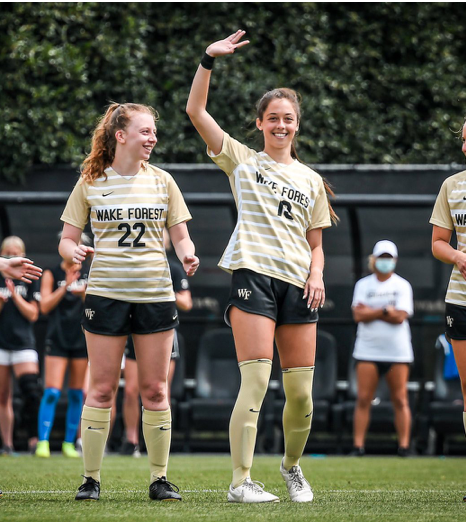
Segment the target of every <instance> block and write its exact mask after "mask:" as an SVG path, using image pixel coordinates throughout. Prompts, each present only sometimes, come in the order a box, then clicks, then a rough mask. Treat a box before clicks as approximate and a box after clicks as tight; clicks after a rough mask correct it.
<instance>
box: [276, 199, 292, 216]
mask: <svg viewBox="0 0 466 522" xmlns="http://www.w3.org/2000/svg"><path fill="white" fill-rule="evenodd" d="M282 214H283V215H284V216H285V217H286V219H291V220H293V216H292V215H291V203H290V202H289V201H285V200H282V201H280V204H279V205H278V215H279V216H281V215H282Z"/></svg>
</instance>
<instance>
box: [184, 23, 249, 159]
mask: <svg viewBox="0 0 466 522" xmlns="http://www.w3.org/2000/svg"><path fill="white" fill-rule="evenodd" d="M244 35H245V31H241V30H239V31H236V33H233V34H232V35H230V36H229V37H228V38H225V39H224V40H219V41H218V42H214V43H212V44H210V45H209V47H207V49H206V54H205V56H204V58H203V59H202V62H201V65H199V67H198V69H197V72H196V74H195V76H194V80H193V84H192V86H191V91H190V93H189V98H188V103H187V105H186V112H187V114H188V116H189V118H190V119H191V122H192V123H193V125H194V127H196V130H197V132H199V134H200V136H201V138H202V139H203V140H204V141H205V143H206V144H207V146H208V147H209V149H210V150H211V151H212V152H213V153H214V154H220V152H221V150H222V145H223V130H222V128H221V127H220V125H219V124H218V123H217V122H216V121H215V120H214V119H213V118H212V116H211V115H210V114H209V113H208V112H207V109H206V108H207V97H208V94H209V84H210V76H211V74H212V65H213V59H214V58H216V57H217V56H224V55H226V54H233V53H234V52H235V51H236V49H239V48H240V47H243V46H244V45H247V44H248V43H249V40H244V41H243V42H240V40H241V38H242V37H243V36H244Z"/></svg>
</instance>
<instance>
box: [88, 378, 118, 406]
mask: <svg viewBox="0 0 466 522" xmlns="http://www.w3.org/2000/svg"><path fill="white" fill-rule="evenodd" d="M115 391H116V389H115V388H114V387H113V386H112V385H111V384H110V383H99V384H97V385H96V386H94V387H93V388H91V389H90V390H89V393H88V399H89V400H93V401H95V402H96V403H98V404H100V405H102V407H104V408H105V407H110V406H111V404H112V402H113V397H114V395H115Z"/></svg>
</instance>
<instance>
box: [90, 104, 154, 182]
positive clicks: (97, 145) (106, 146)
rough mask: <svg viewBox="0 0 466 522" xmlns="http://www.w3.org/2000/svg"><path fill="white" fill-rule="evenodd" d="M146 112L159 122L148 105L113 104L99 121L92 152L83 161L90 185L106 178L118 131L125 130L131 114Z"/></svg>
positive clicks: (113, 156)
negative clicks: (102, 177) (99, 178)
mask: <svg viewBox="0 0 466 522" xmlns="http://www.w3.org/2000/svg"><path fill="white" fill-rule="evenodd" d="M133 112H146V113H148V114H150V115H151V116H153V118H154V120H155V121H157V120H158V114H157V111H155V110H154V109H153V108H152V107H150V106H148V105H141V104H139V103H122V104H119V103H112V104H111V105H109V107H108V108H107V111H106V112H105V114H104V115H103V116H102V117H101V118H100V119H99V121H98V123H97V126H96V128H95V129H94V132H93V134H92V146H91V152H90V153H89V154H88V156H87V158H86V159H85V160H84V161H83V164H82V166H81V176H82V178H83V179H84V181H86V182H87V183H89V184H92V183H93V182H94V181H95V180H96V179H97V178H98V177H100V176H105V178H107V175H106V174H105V169H106V168H107V167H110V165H111V164H112V163H113V160H114V158H115V150H116V138H115V133H116V132H117V131H118V130H125V129H126V128H127V126H128V124H129V122H130V119H131V113H133Z"/></svg>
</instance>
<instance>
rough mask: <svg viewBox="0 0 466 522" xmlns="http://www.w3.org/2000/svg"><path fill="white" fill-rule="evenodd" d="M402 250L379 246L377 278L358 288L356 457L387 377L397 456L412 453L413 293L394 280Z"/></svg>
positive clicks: (373, 261) (372, 263)
mask: <svg viewBox="0 0 466 522" xmlns="http://www.w3.org/2000/svg"><path fill="white" fill-rule="evenodd" d="M397 260H398V249H397V247H396V245H395V244H394V243H392V241H388V240H382V241H379V242H378V243H376V244H375V246H374V249H373V252H372V255H371V256H370V257H369V268H370V269H371V271H372V272H373V273H372V274H371V275H369V276H367V277H364V278H363V279H361V280H359V281H358V282H357V283H356V286H355V288H354V295H353V303H352V311H353V318H354V320H355V321H356V323H358V330H357V334H356V342H355V345H354V351H353V357H354V359H355V360H356V376H357V382H358V397H357V401H356V408H355V410H354V421H353V446H354V448H353V451H352V452H351V454H350V455H352V456H360V457H362V456H363V455H364V454H365V450H364V441H365V437H366V432H367V428H368V426H369V422H370V408H371V401H372V400H373V398H374V393H375V391H376V389H377V385H378V382H379V379H380V377H382V376H385V378H386V380H387V384H388V387H389V389H390V397H391V400H392V403H393V408H394V413H395V428H396V432H397V435H398V455H399V456H400V457H406V456H408V453H409V441H410V434H411V411H410V408H409V402H408V389H407V383H408V377H409V367H410V364H411V363H412V362H413V359H414V355H413V348H412V345H411V331H410V328H409V323H408V317H410V316H411V315H412V314H413V290H412V287H411V285H410V283H409V282H408V281H406V279H403V278H402V277H400V276H399V275H397V274H395V268H396V263H397Z"/></svg>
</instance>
